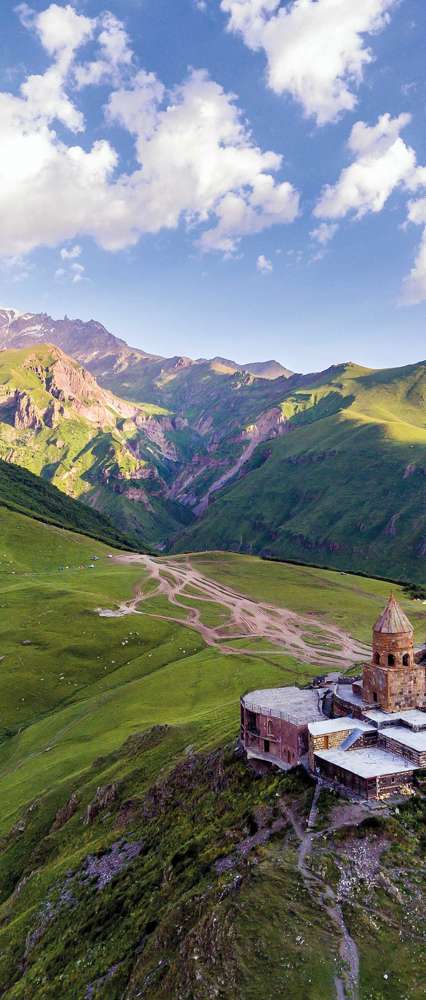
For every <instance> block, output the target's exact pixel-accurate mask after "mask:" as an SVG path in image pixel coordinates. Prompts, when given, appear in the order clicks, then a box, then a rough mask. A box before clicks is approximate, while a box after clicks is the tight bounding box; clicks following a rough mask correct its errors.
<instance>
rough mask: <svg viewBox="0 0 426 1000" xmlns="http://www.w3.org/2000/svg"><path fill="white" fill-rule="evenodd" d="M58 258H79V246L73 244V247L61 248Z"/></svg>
mask: <svg viewBox="0 0 426 1000" xmlns="http://www.w3.org/2000/svg"><path fill="white" fill-rule="evenodd" d="M60 257H61V258H62V260H75V259H76V257H81V246H80V245H79V244H78V243H75V244H74V246H73V247H69V249H67V247H62V250H61V251H60Z"/></svg>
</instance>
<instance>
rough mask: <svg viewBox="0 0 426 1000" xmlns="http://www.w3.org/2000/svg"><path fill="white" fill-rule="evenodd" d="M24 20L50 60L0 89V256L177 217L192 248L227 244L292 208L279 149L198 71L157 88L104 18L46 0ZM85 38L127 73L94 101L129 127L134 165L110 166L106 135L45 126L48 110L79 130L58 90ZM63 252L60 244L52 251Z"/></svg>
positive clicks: (68, 83) (112, 237) (136, 233)
mask: <svg viewBox="0 0 426 1000" xmlns="http://www.w3.org/2000/svg"><path fill="white" fill-rule="evenodd" d="M47 15H48V16H47ZM62 15H65V17H62ZM81 21H82V23H81ZM31 23H32V24H33V25H35V26H36V30H37V31H38V33H39V35H40V38H41V39H42V41H43V45H44V46H45V48H46V50H47V51H49V52H50V53H51V54H52V56H53V58H54V62H53V64H52V66H50V67H49V68H48V69H47V71H46V73H45V74H44V75H42V76H37V77H35V76H30V77H28V78H27V80H26V81H25V82H24V84H23V86H22V88H21V95H20V96H18V97H16V96H13V95H11V94H7V93H0V144H1V149H2V156H1V158H0V214H1V219H2V226H1V230H0V255H4V256H7V255H9V256H12V255H17V254H23V253H26V252H28V251H30V250H31V249H33V248H34V247H36V246H39V245H48V246H54V245H58V244H61V243H63V242H64V241H72V240H75V239H76V238H78V237H79V236H85V235H86V236H92V237H93V238H94V239H95V240H96V241H97V242H98V244H99V245H100V246H102V247H104V248H106V249H109V250H118V249H121V248H123V247H128V246H131V245H133V244H135V243H136V242H137V241H138V239H139V238H140V236H141V235H142V234H143V233H157V232H159V231H160V230H161V229H164V228H166V229H174V228H176V227H177V226H178V225H179V224H181V223H182V224H184V225H185V226H186V227H187V228H188V229H189V230H194V231H195V232H196V234H197V235H196V239H197V240H198V242H199V244H200V246H201V248H202V249H204V250H220V251H224V252H225V253H232V252H234V251H235V249H236V247H237V246H238V242H239V240H240V239H241V238H242V237H243V236H245V235H248V234H250V233H256V232H261V231H262V230H264V229H266V228H268V227H269V226H271V225H274V224H283V223H288V222H292V221H293V219H294V218H295V217H296V215H297V212H298V194H297V192H296V191H295V189H294V188H293V186H292V185H291V184H290V183H289V182H288V181H285V180H282V179H281V178H279V177H277V175H278V173H279V172H280V171H281V169H282V156H280V155H278V154H276V153H274V152H272V151H268V150H266V151H263V150H261V149H260V148H259V147H258V146H256V145H255V143H254V141H253V138H252V136H251V133H250V131H249V129H248V127H247V125H246V123H245V121H244V119H243V117H242V114H241V111H240V110H239V108H238V106H237V102H236V98H235V97H234V95H232V94H227V93H225V91H224V90H223V89H222V88H221V87H220V85H219V84H217V83H215V82H214V81H213V80H210V79H209V77H208V75H207V73H206V72H204V71H193V72H191V74H190V75H189V77H188V78H187V79H186V80H185V81H184V82H183V83H182V84H181V85H180V86H178V87H176V88H174V89H173V90H172V91H166V90H165V87H164V86H163V84H162V83H161V81H159V80H158V79H157V78H156V77H155V76H154V75H153V74H148V73H145V72H143V71H141V72H133V69H132V65H131V58H132V56H131V50H130V48H129V45H128V40H127V35H126V34H125V32H124V30H123V32H122V31H121V29H120V24H119V22H117V21H116V19H115V18H112V16H111V17H110V16H108V19H107V21H106V20H105V16H104V17H103V19H102V22H99V23H98V22H96V25H95V24H94V22H93V21H91V20H90V19H88V18H85V17H82V16H80V15H78V14H76V12H75V11H74V10H73V8H71V7H69V6H67V7H65V8H59V7H58V6H57V5H56V4H52V5H51V6H50V7H49V8H47V11H44V12H42V13H41V14H39V15H37V16H36V15H34V17H33V16H32V21H31ZM100 29H101V30H100ZM99 31H100V34H99ZM105 33H106V34H105ZM89 37H90V38H92V37H93V38H94V39H96V38H98V40H99V41H100V44H101V45H102V46H103V50H104V52H108V59H109V60H110V63H111V65H113V64H120V65H122V64H123V63H124V64H125V65H126V66H127V70H126V72H128V74H129V76H130V83H128V85H127V86H124V85H123V84H122V83H121V84H120V85H119V86H118V87H117V88H116V89H115V90H114V91H113V92H112V93H111V94H110V98H109V101H108V103H107V108H106V118H107V122H108V123H114V124H116V125H117V124H118V125H120V126H122V127H123V128H125V129H126V130H127V131H129V132H130V133H131V134H132V136H133V137H134V142H135V154H136V158H137V167H136V169H135V170H134V171H133V173H130V174H128V173H124V172H120V171H119V159H118V155H117V153H116V151H115V149H114V148H113V147H112V145H111V144H110V143H109V142H108V141H106V140H104V139H99V140H98V141H96V142H95V143H94V144H93V145H92V146H91V147H90V146H87V144H85V147H84V148H83V146H82V145H78V144H76V143H71V144H70V143H68V142H66V141H65V139H64V138H63V137H62V136H61V137H59V136H58V134H57V132H56V131H55V129H54V127H52V126H53V125H54V123H55V121H56V120H58V119H59V120H60V121H62V122H63V124H65V125H67V126H68V127H69V128H70V129H71V130H72V131H77V130H83V129H84V118H83V115H82V114H81V111H80V110H79V109H78V108H77V107H76V106H75V105H74V104H73V103H72V102H71V100H70V99H69V97H68V89H69V88H70V87H72V84H73V80H74V72H75V69H76V58H77V53H78V44H79V41H80V43H81V44H85V41H86V40H87V39H88V38H89ZM77 246H78V244H77ZM72 252H74V253H75V250H74V251H73V250H72V248H71V250H70V249H67V248H66V247H65V248H63V253H61V257H62V259H63V260H67V259H71V258H70V256H69V255H70V254H71V253H72ZM66 255H68V257H67V256H66Z"/></svg>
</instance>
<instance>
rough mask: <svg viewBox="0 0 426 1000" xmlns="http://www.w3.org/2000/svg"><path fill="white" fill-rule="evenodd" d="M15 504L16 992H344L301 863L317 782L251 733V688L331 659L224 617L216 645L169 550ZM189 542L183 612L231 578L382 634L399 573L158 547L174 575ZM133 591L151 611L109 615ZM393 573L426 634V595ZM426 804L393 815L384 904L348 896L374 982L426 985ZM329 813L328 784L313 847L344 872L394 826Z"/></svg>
mask: <svg viewBox="0 0 426 1000" xmlns="http://www.w3.org/2000/svg"><path fill="white" fill-rule="evenodd" d="M0 519H1V525H0V527H1V532H0V534H1V545H0V657H1V659H0V696H1V705H2V712H1V727H0V792H1V802H2V809H1V816H0V992H1V995H2V996H3V997H5V998H6V1000H53V998H54V997H55V998H56V997H58V996H60V997H61V998H62V997H63V998H64V1000H68V998H69V1000H77V998H79V1000H80V998H84V997H88V998H89V997H94V998H103V1000H104V998H109V1000H133V998H136V997H140V996H146V997H148V998H149V1000H164V998H166V997H169V998H170V997H171V998H172V1000H180V998H182V997H188V998H189V997H191V998H193V1000H209V998H212V1000H213V998H220V1000H255V997H257V996H259V994H260V993H261V995H262V996H263V997H265V1000H273V998H275V997H276V996H277V995H282V994H284V995H290V996H291V997H292V1000H293V998H294V1000H304V998H308V1000H334V997H335V986H334V979H335V976H336V975H338V976H341V977H342V981H343V980H344V979H345V977H346V975H347V973H346V970H345V968H344V965H342V963H341V962H340V960H339V959H338V952H339V947H340V938H341V934H340V931H339V928H338V926H337V924H336V923H335V922H334V921H333V919H332V918H331V917H330V914H329V913H328V911H327V910H326V909H324V907H323V906H322V905H321V904H320V902H319V897H317V890H316V889H315V886H314V884H312V887H311V888H309V886H308V885H307V883H306V881H305V879H304V877H302V874H301V872H300V871H299V869H298V850H299V847H298V838H297V834H296V832H295V828H294V827H293V825H292V822H291V821H290V820H289V815H290V814H291V815H295V816H296V817H298V820H299V822H300V823H301V824H302V825H303V823H304V821H305V819H306V816H307V814H308V812H309V809H310V805H311V802H312V795H313V788H312V784H311V782H310V780H309V779H307V778H306V777H304V776H303V774H298V773H297V772H296V773H292V774H290V775H289V776H284V775H275V774H269V775H266V776H264V777H259V776H256V774H255V773H254V772H252V771H250V770H249V769H248V768H247V765H246V763H245V761H244V760H243V759H241V758H240V757H239V755H238V754H237V753H236V752H235V740H236V736H237V733H238V719H239V697H240V694H241V693H242V692H244V691H247V690H250V689H252V688H255V687H258V686H266V685H272V684H286V683H294V682H295V681H296V682H299V683H303V682H306V680H307V679H308V678H309V677H311V676H312V675H313V674H314V673H316V672H318V670H320V669H321V670H322V669H323V668H322V667H321V668H320V667H319V666H318V665H317V666H315V664H314V663H313V662H311V661H309V662H308V661H306V662H304V661H303V660H301V659H297V658H295V657H294V656H291V655H289V653H288V651H287V649H286V645H285V643H278V644H273V643H270V642H268V643H263V644H261V643H259V641H258V640H256V639H253V638H250V635H249V634H248V635H247V637H246V638H245V639H244V641H243V642H242V643H241V642H240V643H239V644H238V643H236V644H234V646H235V648H234V651H233V652H229V651H228V652H224V647H223V640H220V638H219V637H218V638H217V639H212V640H211V642H210V644H209V645H206V643H205V641H204V639H203V636H202V634H201V632H200V630H199V628H198V627H196V625H195V624H194V623H193V625H192V627H189V626H188V625H184V624H182V622H181V621H179V620H175V619H176V618H177V617H178V616H177V610H178V609H177V608H176V605H175V604H173V603H169V602H168V600H167V598H166V596H164V595H163V596H162V597H161V602H160V598H159V597H156V596H155V593H156V591H155V587H156V584H155V581H154V578H153V576H152V572H153V567H152V561H150V560H145V562H134V561H133V562H132V561H123V557H121V561H116V560H115V559H112V558H111V555H112V554H113V553H112V550H111V548H108V547H106V546H105V545H103V544H102V543H100V542H96V541H93V540H89V539H87V538H85V537H84V536H81V535H76V534H70V533H67V532H65V531H63V530H61V529H59V528H57V527H54V526H52V525H46V524H42V523H40V522H35V521H34V520H32V519H30V518H28V517H25V516H24V515H21V514H18V513H16V512H13V511H9V510H6V509H3V510H1V511H0ZM126 558H127V557H126ZM191 563H192V565H193V568H194V570H196V571H197V574H198V576H197V580H198V583H197V584H196V585H195V584H194V585H191V586H190V587H189V586H187V587H185V588H184V589H185V591H186V598H185V595H184V593H182V596H181V600H182V607H181V608H180V613H181V615H183V614H184V613H185V610H184V609H185V607H186V608H187V609H190V608H191V607H193V605H194V604H195V603H196V602H197V601H198V603H199V605H200V601H201V599H202V594H203V591H202V589H200V587H201V584H202V582H203V581H204V580H207V581H208V580H209V579H214V578H217V579H218V580H219V582H221V583H226V585H227V587H228V589H229V588H235V591H236V592H238V593H246V594H247V595H248V596H251V597H253V598H255V599H260V600H262V601H264V600H266V601H268V602H269V603H272V604H275V605H276V607H277V608H280V607H287V608H289V609H291V610H292V612H293V618H294V619H296V618H297V616H298V615H309V614H311V615H312V613H314V614H315V616H319V617H320V619H321V620H323V621H324V625H325V626H326V625H327V623H333V622H334V623H335V624H337V625H338V626H339V627H340V628H343V629H345V630H346V631H347V632H349V633H350V634H352V635H353V636H354V637H356V638H358V639H361V640H365V639H366V638H367V637H368V634H369V630H370V627H371V621H372V619H373V617H374V615H375V613H376V610H377V609H378V608H379V607H381V606H382V605H383V603H384V601H385V599H386V597H387V591H388V587H387V586H386V584H383V583H381V582H380V581H369V580H365V579H362V578H355V577H349V576H345V575H341V574H339V573H333V572H331V571H321V570H306V569H304V568H303V567H291V566H285V567H284V566H281V565H275V564H273V565H272V564H268V565H267V564H265V562H263V561H261V560H258V559H250V558H248V557H240V556H234V555H230V554H226V555H220V554H217V555H214V554H211V555H208V556H205V555H200V556H198V557H193V558H192V557H187V558H185V559H182V558H181V557H179V558H178V559H176V560H173V559H172V560H167V559H163V560H161V562H160V563H158V560H157V561H156V562H155V567H156V568H158V567H159V572H160V576H161V578H162V579H163V581H167V580H173V579H174V576H175V573H176V569H179V567H181V566H182V565H185V566H187V565H190V564H191ZM135 593H136V594H137V595H138V598H137V600H139V603H136V605H135V609H136V610H138V611H140V612H142V613H141V614H139V615H138V614H132V615H123V616H122V617H101V616H100V615H99V609H100V608H102V609H105V608H109V609H114V608H116V607H117V606H118V605H119V604H121V603H122V602H123V601H130V600H131V599H132V594H135ZM397 595H398V598H399V599H401V600H402V603H403V605H404V607H405V609H406V610H407V611H408V613H409V615H410V616H411V618H412V619H413V622H414V623H415V625H416V636H417V639H418V640H421V639H422V638H423V634H424V631H425V624H426V610H425V609H424V608H423V606H422V604H421V603H420V602H413V601H409V600H407V599H406V598H405V597H404V595H403V594H402V593H401V592H400V590H399V588H398V589H397ZM143 597H145V598H146V601H142V600H140V599H141V598H143ZM185 601H186V603H185ZM156 602H160V603H156ZM200 606H202V605H200ZM221 610H222V612H223V615H224V617H225V619H226V617H227V615H228V614H229V608H228V606H226V607H225V606H224V607H223V608H222V609H221V608H220V605H218V598H217V599H216V606H214V605H213V604H212V603H211V602H210V603H209V602H207V605H206V608H205V614H207V618H209V619H210V620H211V616H213V624H214V625H218V624H219V622H218V615H219V613H220V611H221ZM160 616H161V617H160ZM305 627H306V626H305ZM229 641H230V640H229ZM227 642H228V640H227ZM332 663H333V651H332V650H331V649H330V665H332ZM337 804H338V803H337ZM332 805H333V804H332ZM289 810H290V812H289ZM416 810H417V811H416ZM422 810H423V804H422V802H421V801H420V800H419V803H418V804H416V805H415V807H414V804H412V803H409V805H408V807H407V809H405V810H403V809H402V808H401V809H400V813H399V815H396V814H395V815H389V816H388V817H385V818H384V820H383V823H384V826H383V828H381V833H380V838H381V839H380V843H382V841H383V843H386V845H387V849H386V850H387V853H386V854H385V855H384V857H383V861H382V862H381V869H380V878H379V875H378V876H377V880H376V879H375V878H374V879H371V878H370V883H371V884H370V885H369V888H368V893H369V901H368V907H367V909H366V910H365V912H364V909H361V906H360V903H361V901H362V893H365V892H366V891H367V890H366V889H365V887H364V888H363V887H362V886H361V885H360V886H359V888H357V889H356V891H355V890H354V892H353V894H352V896H353V898H352V901H348V900H346V899H345V900H344V902H343V904H342V905H343V907H344V912H345V919H346V922H347V924H348V926H350V928H351V933H352V935H353V937H354V939H355V940H356V942H357V944H358V947H359V950H360V957H361V972H360V984H361V985H360V1000H371V998H372V997H374V998H375V1000H384V998H385V996H386V998H390V1000H401V995H404V996H406V997H407V998H408V1000H415V998H417V997H419V996H420V995H421V994H420V993H419V992H418V991H419V989H421V988H422V987H421V977H420V978H419V975H420V972H419V970H420V969H421V961H420V956H421V952H422V947H424V944H422V938H421V935H422V925H421V923H419V922H418V921H417V918H416V917H415V913H414V911H413V912H412V913H411V914H409V913H408V909H409V905H410V899H412V898H413V893H414V891H415V893H416V896H415V898H416V906H418V907H419V909H420V912H422V907H423V906H424V898H425V897H424V883H423V882H422V877H421V872H420V870H419V874H418V876H416V875H415V866H416V864H417V859H419V858H420V852H421V833H420V830H421V822H422V817H423V814H424V810H423V812H422ZM329 813H330V803H329V802H328V800H327V799H326V800H325V801H324V807H323V808H322V809H321V813H320V818H319V823H320V829H321V824H323V825H324V827H326V826H327V828H329V830H330V832H329V833H325V835H324V837H322V836H320V837H319V839H318V840H317V841H315V844H316V846H315V848H314V849H313V850H312V855H311V857H310V859H309V864H310V866H311V867H312V869H313V871H314V872H316V874H317V877H318V875H319V873H321V874H320V876H319V877H320V878H321V879H323V880H325V882H326V883H327V885H328V886H329V889H328V891H329V892H332V893H336V892H338V891H340V890H339V889H338V883H339V868H338V863H339V864H340V863H343V862H344V858H345V856H346V855H345V852H346V851H347V850H349V851H352V854H353V852H354V850H356V849H357V844H359V843H361V845H362V844H363V845H364V850H365V849H366V850H367V853H371V852H373V853H374V851H375V850H376V846H377V833H374V832H369V830H368V826H367V827H366V828H365V829H364V828H358V827H357V826H356V824H355V827H354V828H353V831H352V832H351V831H349V832H346V834H345V838H343V839H342V838H341V839H340V840H339V836H338V832H336V831H335V830H334V828H333V827H332V826H331V827H329V823H328V820H327V822H326V820H325V817H327V816H328V815H329ZM407 852H408V853H409V855H410V863H409V865H408V866H407V857H408V854H407ZM403 855H404V865H405V868H406V869H407V871H406V872H405V874H403V875H401V873H400V874H399V876H398V883H397V889H395V878H396V875H395V872H396V870H397V869H398V871H399V872H400V870H401V868H402V867H403V863H402V856H403ZM351 857H352V855H351ZM356 857H357V855H356V853H355V855H354V858H355V859H356ZM339 859H340V860H339ZM345 864H346V868H348V866H349V867H350V866H351V865H352V861H351V860H348V861H347V862H345ZM354 864H355V861H354ZM358 868H359V865H358ZM357 870H358V869H357ZM413 880H414V882H413ZM413 885H414V888H413ZM318 891H319V890H318ZM410 894H411V895H410ZM401 927H402V928H403V934H402V936H401V935H400V928H401ZM385 975H386V977H387V978H386V980H384V976H385ZM385 981H386V988H385V992H383V990H384V987H383V984H384V982H385ZM402 982H403V994H401V988H402V986H401V983H402ZM349 995H350V994H349V993H348V996H349Z"/></svg>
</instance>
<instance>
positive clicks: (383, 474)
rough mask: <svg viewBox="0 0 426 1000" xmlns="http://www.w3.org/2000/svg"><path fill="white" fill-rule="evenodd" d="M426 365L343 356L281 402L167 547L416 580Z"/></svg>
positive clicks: (423, 496) (424, 505) (419, 574)
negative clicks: (373, 369)
mask: <svg viewBox="0 0 426 1000" xmlns="http://www.w3.org/2000/svg"><path fill="white" fill-rule="evenodd" d="M425 372H426V367H425V365H417V366H411V367H409V368H407V369H399V370H395V371H392V370H391V371H389V372H377V373H369V374H365V371H364V370H363V369H357V368H355V367H354V366H349V367H347V368H346V369H344V370H339V371H338V372H337V373H335V374H334V375H333V376H332V377H331V378H329V380H328V381H327V383H326V384H325V385H323V386H318V385H317V386H315V388H313V389H310V388H309V387H308V386H304V387H303V388H299V389H297V390H296V391H294V392H292V393H291V394H290V395H289V396H288V397H287V398H286V399H285V400H283V401H282V404H281V405H282V410H283V413H284V414H285V416H286V417H287V419H288V421H289V427H290V429H291V433H289V434H287V435H285V436H283V437H281V438H279V439H277V440H275V441H273V442H267V444H264V445H261V446H259V448H258V449H257V450H256V452H255V453H254V455H253V457H252V460H251V463H250V464H249V466H248V467H247V469H246V474H245V475H244V477H243V478H241V479H240V480H237V481H236V482H234V483H232V484H231V485H229V486H227V487H226V488H224V489H223V490H222V491H221V492H220V493H218V494H216V496H215V497H214V500H213V503H212V504H211V506H210V508H209V510H208V511H207V513H206V515H205V516H204V518H203V519H202V520H201V521H199V522H198V523H197V524H195V525H194V526H193V527H191V528H189V529H188V531H187V532H186V533H185V534H184V535H183V536H182V537H181V538H180V539H179V540H178V542H177V543H176V549H177V550H184V549H187V548H188V547H191V548H194V549H203V548H205V549H209V548H217V547H218V546H219V545H220V547H221V548H229V549H234V550H237V551H251V552H262V553H266V554H269V555H272V556H276V557H280V558H290V559H297V560H300V561H302V562H307V563H308V562H314V563H315V562H316V563H319V564H323V565H329V566H336V567H341V568H345V569H352V570H355V571H357V570H358V571H362V572H366V573H368V572H371V573H372V574H377V575H383V576H388V577H389V578H391V579H396V580H398V579H401V580H407V579H408V580H410V579H412V580H415V581H418V582H424V580H425V578H426V571H425V559H426V479H425V454H426V418H425V397H426V375H425Z"/></svg>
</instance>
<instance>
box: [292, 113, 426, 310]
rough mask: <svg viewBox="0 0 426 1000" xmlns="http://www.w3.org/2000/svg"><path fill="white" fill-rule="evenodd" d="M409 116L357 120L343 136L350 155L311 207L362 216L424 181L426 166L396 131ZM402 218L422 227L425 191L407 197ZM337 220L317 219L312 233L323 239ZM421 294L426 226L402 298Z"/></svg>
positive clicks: (424, 292) (320, 212)
mask: <svg viewBox="0 0 426 1000" xmlns="http://www.w3.org/2000/svg"><path fill="white" fill-rule="evenodd" d="M410 121H411V116H410V115H408V114H402V115H399V116H398V117H396V118H391V116H390V115H389V114H384V115H381V117H380V118H379V119H378V121H377V123H376V124H375V125H367V124H366V123H365V122H361V121H360V122H356V124H355V125H354V126H353V129H352V131H351V134H350V138H349V142H348V149H349V150H350V152H351V153H352V154H353V157H354V159H353V161H352V163H351V164H350V165H349V166H348V167H345V168H344V170H342V172H341V174H340V177H339V178H338V180H337V182H336V184H334V185H332V184H327V185H326V186H325V188H324V189H323V191H322V193H321V196H320V199H319V201H318V202H317V205H316V206H315V209H314V215H315V216H316V218H318V219H324V220H336V219H339V220H340V219H343V218H345V217H346V216H350V217H352V218H354V219H361V218H362V217H363V216H365V215H366V214H367V213H368V212H373V213H377V212H381V211H382V209H383V208H384V206H385V204H386V202H387V201H388V199H389V198H390V196H391V194H392V193H393V192H394V191H396V190H399V191H401V192H402V193H403V194H405V196H406V195H407V194H408V192H415V191H418V190H419V189H421V188H425V187H426V168H425V167H423V166H421V165H419V164H418V163H417V158H416V153H415V151H414V149H412V147H411V146H409V145H407V143H406V142H405V141H404V140H403V139H402V138H401V135H400V132H401V131H402V130H403V129H404V128H405V127H406V126H407V125H408V124H409V122H410ZM407 221H408V222H413V223H415V224H416V225H422V226H425V227H426V197H420V198H414V199H411V200H409V202H408V215H407ZM336 226H337V223H336V222H335V221H333V222H330V221H327V222H321V223H320V225H319V226H318V227H317V228H316V229H314V230H312V232H311V236H314V237H315V236H316V238H317V239H319V242H320V243H323V244H324V243H327V241H328V238H329V233H330V232H331V230H335V228H336ZM331 235H333V233H331ZM425 299H426V228H425V229H424V230H423V236H422V239H421V242H420V246H419V247H418V250H417V254H416V258H415V261H414V265H413V267H412V269H411V271H410V273H409V275H408V276H407V277H406V278H405V280H404V282H403V289H402V296H401V301H402V302H404V303H406V304H412V303H416V302H422V301H423V300H425Z"/></svg>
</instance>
